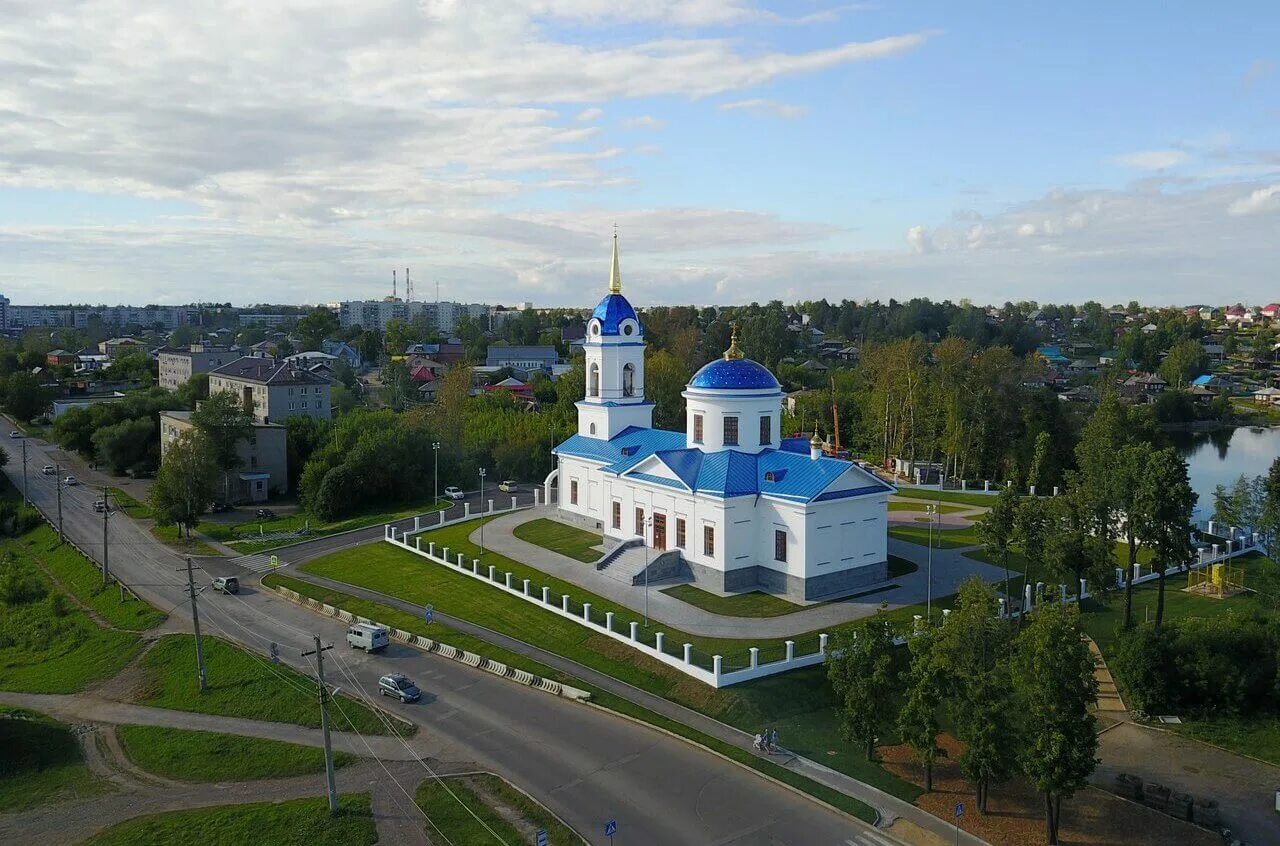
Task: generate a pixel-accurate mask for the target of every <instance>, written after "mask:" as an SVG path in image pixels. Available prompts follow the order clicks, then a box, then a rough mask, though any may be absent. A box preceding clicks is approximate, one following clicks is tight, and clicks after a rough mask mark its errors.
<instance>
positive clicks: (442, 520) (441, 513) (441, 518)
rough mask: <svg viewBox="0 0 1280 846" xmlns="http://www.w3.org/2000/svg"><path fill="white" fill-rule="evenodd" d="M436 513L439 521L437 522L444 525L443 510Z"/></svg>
mask: <svg viewBox="0 0 1280 846" xmlns="http://www.w3.org/2000/svg"><path fill="white" fill-rule="evenodd" d="M437 513H438V514H439V515H440V523H439V525H441V526H443V525H444V511H439V512H437Z"/></svg>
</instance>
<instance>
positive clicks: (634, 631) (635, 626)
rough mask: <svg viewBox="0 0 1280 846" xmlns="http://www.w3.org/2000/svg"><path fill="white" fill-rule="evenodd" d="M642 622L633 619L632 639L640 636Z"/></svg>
mask: <svg viewBox="0 0 1280 846" xmlns="http://www.w3.org/2000/svg"><path fill="white" fill-rule="evenodd" d="M639 629H640V624H639V623H637V622H636V621H635V620H632V621H631V639H632V640H635V639H636V638H637V637H638V636H639Z"/></svg>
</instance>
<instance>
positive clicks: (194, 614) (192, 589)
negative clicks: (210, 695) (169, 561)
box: [187, 555, 209, 693]
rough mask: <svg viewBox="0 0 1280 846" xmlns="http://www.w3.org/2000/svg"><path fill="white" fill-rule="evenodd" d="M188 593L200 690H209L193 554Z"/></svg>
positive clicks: (189, 560) (188, 558)
mask: <svg viewBox="0 0 1280 846" xmlns="http://www.w3.org/2000/svg"><path fill="white" fill-rule="evenodd" d="M187 593H189V594H190V595H191V623H192V625H193V626H194V627H195V631H196V670H197V672H198V675H199V677H200V692H201V693H204V692H205V691H206V690H208V689H209V688H208V685H207V684H206V683H205V672H204V649H203V647H202V645H201V643H200V609H199V607H198V606H197V605H196V582H195V578H194V577H193V576H192V574H191V556H190V555H188V556H187Z"/></svg>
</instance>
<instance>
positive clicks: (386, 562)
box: [271, 522, 938, 804]
mask: <svg viewBox="0 0 1280 846" xmlns="http://www.w3.org/2000/svg"><path fill="white" fill-rule="evenodd" d="M474 527H475V523H474V522H472V523H464V524H459V525H457V526H449V527H445V528H444V529H442V530H436V531H433V532H431V533H429V536H430V537H431V539H432V540H434V541H435V542H436V544H437V546H440V545H447V546H449V548H450V550H451V552H452V551H454V550H457V551H462V552H464V554H466V555H467V556H468V557H477V556H478V553H479V550H478V549H476V548H475V547H474V546H472V545H471V544H470V543H469V542H465V539H466V535H468V534H470V532H471V531H472V530H473V529H474ZM460 541H462V542H463V543H462V544H460V543H459V542H460ZM489 563H492V564H494V565H495V566H496V567H497V568H498V573H503V572H505V571H506V570H511V571H512V572H513V574H514V575H513V579H515V580H516V581H515V583H518V580H519V579H521V578H530V579H531V580H532V584H533V590H534V591H535V593H540V590H539V588H540V586H541V585H542V584H550V585H552V596H559V595H560V594H561V593H569V594H570V595H571V596H573V597H575V599H576V600H577V601H578V602H580V601H581V600H582V599H583V598H584V593H585V592H584V591H583V590H582V589H580V588H578V587H577V586H575V585H569V584H566V583H562V582H558V581H557V580H554V579H551V578H549V577H547V576H545V575H544V574H542V573H539V572H537V571H535V570H532V569H531V568H529V567H525V566H523V565H517V564H515V562H511V561H510V560H509V559H504V558H502V557H501V556H497V555H495V554H494V553H487V554H486V557H485V558H484V559H482V567H484V566H487V564H489ZM302 569H303V570H304V571H306V572H310V573H315V574H316V575H320V576H325V577H328V578H332V579H335V580H338V581H344V582H348V583H350V584H357V585H360V586H362V587H366V588H369V589H372V590H377V591H379V592H382V593H386V594H388V595H392V596H398V597H400V598H402V599H405V600H407V601H409V602H413V603H415V604H418V605H426V604H427V603H432V604H434V606H435V608H436V609H437V610H438V611H440V612H441V613H444V614H448V615H451V616H455V617H458V618H461V619H465V620H470V621H472V622H475V623H478V624H480V625H482V626H485V627H487V628H490V629H493V630H495V631H498V632H501V633H503V634H506V635H509V636H511V637H514V638H517V639H519V640H523V641H525V642H527V643H531V644H533V645H535V646H538V647H540V648H542V649H545V650H547V651H548V652H553V653H556V654H558V655H563V656H565V657H567V658H570V659H571V660H573V661H576V662H578V663H580V664H583V665H585V666H588V667H591V668H592V669H595V670H598V671H600V672H602V673H607V674H608V675H610V676H612V677H614V678H617V679H619V680H621V681H624V682H626V683H628V684H631V685H634V686H636V687H639V688H641V689H643V690H646V691H649V692H650V693H654V694H656V695H658V696H662V697H664V698H666V699H669V700H671V701H673V702H676V703H679V704H681V705H684V706H686V707H689V708H692V709H694V710H696V711H701V712H702V713H704V714H707V715H709V716H712V717H714V718H716V719H718V720H721V721H722V722H726V723H729V724H730V725H733V726H736V727H738V728H740V729H742V730H743V731H747V732H751V733H755V732H757V731H759V730H760V729H761V728H763V727H764V726H765V725H769V726H771V727H774V728H777V729H778V730H779V731H780V732H781V733H782V737H783V738H784V739H783V743H784V745H785V746H786V747H787V748H788V749H791V750H793V751H795V752H797V753H799V754H802V755H805V756H806V757H810V758H812V759H814V760H820V761H822V762H823V763H825V764H827V765H828V766H831V767H833V768H835V769H838V770H841V771H842V772H845V773H848V774H849V775H851V776H853V777H854V778H857V779H860V780H862V781H866V782H868V783H870V784H874V785H876V786H877V787H880V788H881V789H884V790H887V791H889V792H891V793H894V794H895V795H898V796H902V797H903V798H906V799H908V800H910V799H913V798H914V797H915V796H917V795H919V790H918V789H917V788H916V787H914V786H913V785H911V784H910V783H909V782H907V781H905V780H903V779H899V778H897V777H896V776H893V775H890V774H889V773H887V772H885V771H884V770H883V769H881V768H880V767H879V765H877V764H874V763H867V762H866V761H865V760H863V756H862V755H860V754H859V753H858V752H857V751H856V750H851V749H850V748H849V745H848V744H846V743H845V742H844V741H842V740H840V738H839V734H838V731H837V726H836V718H835V698H834V695H833V694H832V692H831V689H830V685H828V684H827V682H826V675H825V669H824V668H823V667H821V666H818V667H810V668H805V669H801V670H795V671H792V672H790V673H786V674H784V675H781V676H772V677H769V678H764V679H758V680H756V681H753V682H749V683H746V684H740V685H734V686H733V687H728V688H721V689H719V690H716V689H712V688H709V687H707V686H706V685H704V684H702V683H701V682H698V681H695V680H693V679H691V678H689V677H688V676H686V675H685V674H684V673H681V672H680V671H678V670H676V669H674V668H671V667H667V666H665V665H663V664H661V663H659V662H657V661H654V660H651V659H649V658H646V657H644V656H643V655H640V654H637V653H636V651H635V650H633V649H631V648H630V647H628V646H626V645H625V644H621V643H618V642H616V641H614V640H613V639H611V638H609V637H607V636H605V635H603V634H597V633H595V632H592V631H590V630H589V629H586V628H584V627H582V626H580V625H578V624H576V623H573V622H571V621H569V620H564V619H561V618H559V617H556V616H553V615H550V614H547V613H545V612H543V611H542V610H540V609H539V608H537V607H536V606H534V605H532V604H530V603H528V602H526V601H524V600H521V599H517V598H516V597H512V596H507V595H506V594H503V593H500V592H498V591H494V590H491V589H489V588H486V587H485V586H483V585H479V584H476V583H475V581H474V580H473V579H472V578H470V577H468V576H464V575H462V574H461V573H457V572H455V571H452V570H450V569H447V568H445V567H443V566H440V565H437V564H432V563H429V562H427V561H425V560H423V559H422V558H420V557H418V556H416V555H414V554H413V553H411V552H408V551H405V550H401V549H397V548H395V547H393V546H391V545H390V544H376V545H374V546H366V547H362V548H360V549H358V550H344V551H341V552H338V553H334V554H331V555H328V556H325V557H323V558H319V559H316V560H314V561H311V562H308V563H307V564H305V565H303V567H302ZM482 572H483V570H482ZM271 578H274V577H271ZM289 586H290V587H292V585H289ZM299 592H301V593H304V594H306V595H309V596H314V594H311V593H307V592H306V591H299ZM316 598H319V597H318V596H317V597H316ZM586 601H589V602H592V603H593V605H592V616H593V619H599V620H603V613H602V611H601V610H600V609H599V606H597V605H595V604H594V603H595V602H600V603H602V604H603V605H604V606H605V608H604V609H603V610H616V611H617V612H619V618H618V619H616V620H615V623H614V625H615V628H617V629H618V630H623V629H624V628H625V627H626V623H627V621H630V620H631V619H639V615H636V614H635V613H634V612H633V611H631V610H629V609H624V608H622V607H621V606H617V605H614V604H612V603H608V602H606V601H604V600H601V599H600V598H599V597H594V598H587V600H586ZM333 604H337V605H342V606H343V607H346V605H345V604H344V603H342V602H334V603H333ZM935 604H938V603H935ZM571 607H572V608H574V609H575V610H576V609H580V607H581V606H580V605H578V604H575V605H572V606H571ZM349 610H352V611H355V612H356V613H361V612H359V611H357V610H356V609H354V608H352V609H349ZM365 616H369V617H373V618H374V619H381V618H380V617H378V616H377V615H375V614H366V615H365ZM894 619H895V621H898V620H899V618H898V617H894ZM905 620H906V623H907V624H909V622H910V615H909V614H908V615H906V617H905ZM383 622H386V623H388V624H392V623H393V620H390V619H388V620H383ZM403 627H404V628H408V629H409V630H410V631H420V629H415V628H413V627H408V626H403ZM660 630H661V631H665V632H666V633H667V640H666V644H667V649H668V650H669V651H671V652H672V654H675V655H678V654H680V652H681V651H682V643H683V642H684V641H685V640H690V641H692V640H693V639H692V638H689V637H688V636H687V635H684V634H683V633H679V634H676V633H673V630H672V629H670V628H669V627H665V626H664V627H654V626H651V627H650V628H649V630H648V631H647V632H645V635H646V636H647V637H649V638H651V637H652V634H653V632H655V631H660ZM642 632H644V630H643V629H642ZM427 636H428V637H442V635H435V634H430V633H428V634H427ZM699 640H700V641H701V646H700V647H699V648H700V649H703V650H705V649H706V648H707V645H708V644H711V645H712V647H713V648H724V649H725V652H722V653H720V654H726V653H727V652H728V648H730V647H731V648H732V649H733V650H734V652H733V653H730V654H732V655H733V656H734V659H735V660H737V661H740V662H742V663H741V664H739V666H743V665H745V664H746V661H747V660H748V656H747V653H746V648H747V647H748V646H752V645H756V644H759V645H760V646H762V647H763V646H765V644H766V643H773V644H776V646H772V647H771V648H770V650H769V652H768V655H767V657H766V652H765V650H763V649H762V653H761V659H760V660H761V661H766V660H777V659H778V658H781V657H782V656H783V654H784V650H785V647H784V646H783V645H782V641H781V639H780V640H778V641H775V642H769V641H754V640H753V641H734V640H730V641H715V640H707V639H699ZM796 640H797V647H796V652H797V654H805V653H806V652H810V651H814V650H815V649H816V640H817V638H816V633H815V634H814V636H813V638H812V640H813V642H812V643H809V642H807V641H806V639H805V638H804V637H798V638H796ZM446 642H450V643H452V637H451V638H450V639H447V640H446ZM454 645H457V646H460V647H461V646H462V644H460V643H459V644H454ZM464 648H465V647H464ZM473 651H477V652H480V653H482V654H485V655H490V656H491V657H494V658H495V659H496V660H502V661H505V660H506V659H504V658H500V657H498V656H497V655H494V654H493V650H492V648H491V647H488V646H486V645H481V646H480V647H479V648H475V649H474V650H473ZM702 657H703V660H706V653H705V652H704V654H703V656H702ZM512 663H513V664H515V666H522V665H520V664H519V663H516V662H512ZM725 666H726V667H728V666H732V665H731V663H730V661H729V660H726V661H725ZM531 672H532V671H531ZM549 677H550V678H556V676H554V675H551V676H549ZM588 689H590V688H588ZM615 698H616V697H615ZM601 701H606V700H603V699H602V700H601ZM618 701H619V702H624V700H618ZM609 707H611V708H612V707H614V706H613V705H610V706H609ZM633 707H636V706H632V705H631V703H625V705H622V706H620V707H618V708H616V710H621V711H624V713H630V711H629V710H627V709H629V708H633ZM641 710H643V709H641ZM646 713H648V712H646ZM653 716H654V717H655V718H657V720H659V721H661V722H658V723H657V724H660V725H663V726H664V727H665V728H669V729H670V730H672V731H677V732H678V733H680V734H682V735H684V736H687V737H688V736H693V735H696V737H695V739H697V740H698V742H700V743H703V741H704V739H705V740H710V738H705V736H703V735H701V734H700V733H697V732H693V730H691V729H687V728H686V727H684V726H682V725H680V724H679V723H675V722H674V721H671V720H665V719H664V718H660V717H657V715H653ZM647 721H649V722H655V720H652V719H651V720H647ZM674 726H679V728H675V727H674ZM704 745H712V744H709V743H704ZM719 746H720V747H723V749H720V748H717V747H716V746H714V745H712V748H717V751H723V752H724V754H727V755H730V756H734V755H736V754H737V753H738V752H739V751H740V752H741V753H742V755H744V756H745V757H746V758H753V757H754V756H751V755H750V753H749V752H748V751H747V750H745V749H742V750H737V749H736V748H735V747H733V746H731V745H729V744H719ZM830 753H834V754H830ZM739 760H741V759H739ZM758 768H759V767H758ZM776 769H777V771H778V772H777V773H770V774H771V775H774V777H776V778H780V779H783V780H786V779H787V778H789V777H791V776H794V774H793V773H791V772H790V771H789V770H786V769H784V768H782V767H777V768H776ZM795 778H798V779H800V781H802V782H805V783H807V782H808V780H807V779H804V778H803V777H799V776H795ZM831 793H832V794H833V796H834V797H842V796H843V794H838V793H836V792H835V791H831ZM829 801H832V804H836V801H837V800H834V799H833V800H829Z"/></svg>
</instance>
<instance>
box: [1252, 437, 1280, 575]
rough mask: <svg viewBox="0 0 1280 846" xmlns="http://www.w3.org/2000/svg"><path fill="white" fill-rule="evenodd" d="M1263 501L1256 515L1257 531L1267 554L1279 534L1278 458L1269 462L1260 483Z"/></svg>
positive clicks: (1279, 463) (1279, 488)
mask: <svg viewBox="0 0 1280 846" xmlns="http://www.w3.org/2000/svg"><path fill="white" fill-rule="evenodd" d="M1262 489H1263V502H1262V509H1261V513H1260V514H1259V515H1258V523H1257V526H1258V532H1259V533H1260V534H1261V535H1262V543H1263V546H1264V547H1265V548H1266V550H1267V552H1268V554H1269V553H1270V552H1271V545H1272V544H1273V543H1274V542H1275V540H1276V538H1277V536H1280V458H1277V459H1275V460H1274V461H1272V462H1271V467H1270V468H1269V469H1268V470H1267V476H1266V479H1265V480H1264V481H1263V483H1262Z"/></svg>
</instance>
